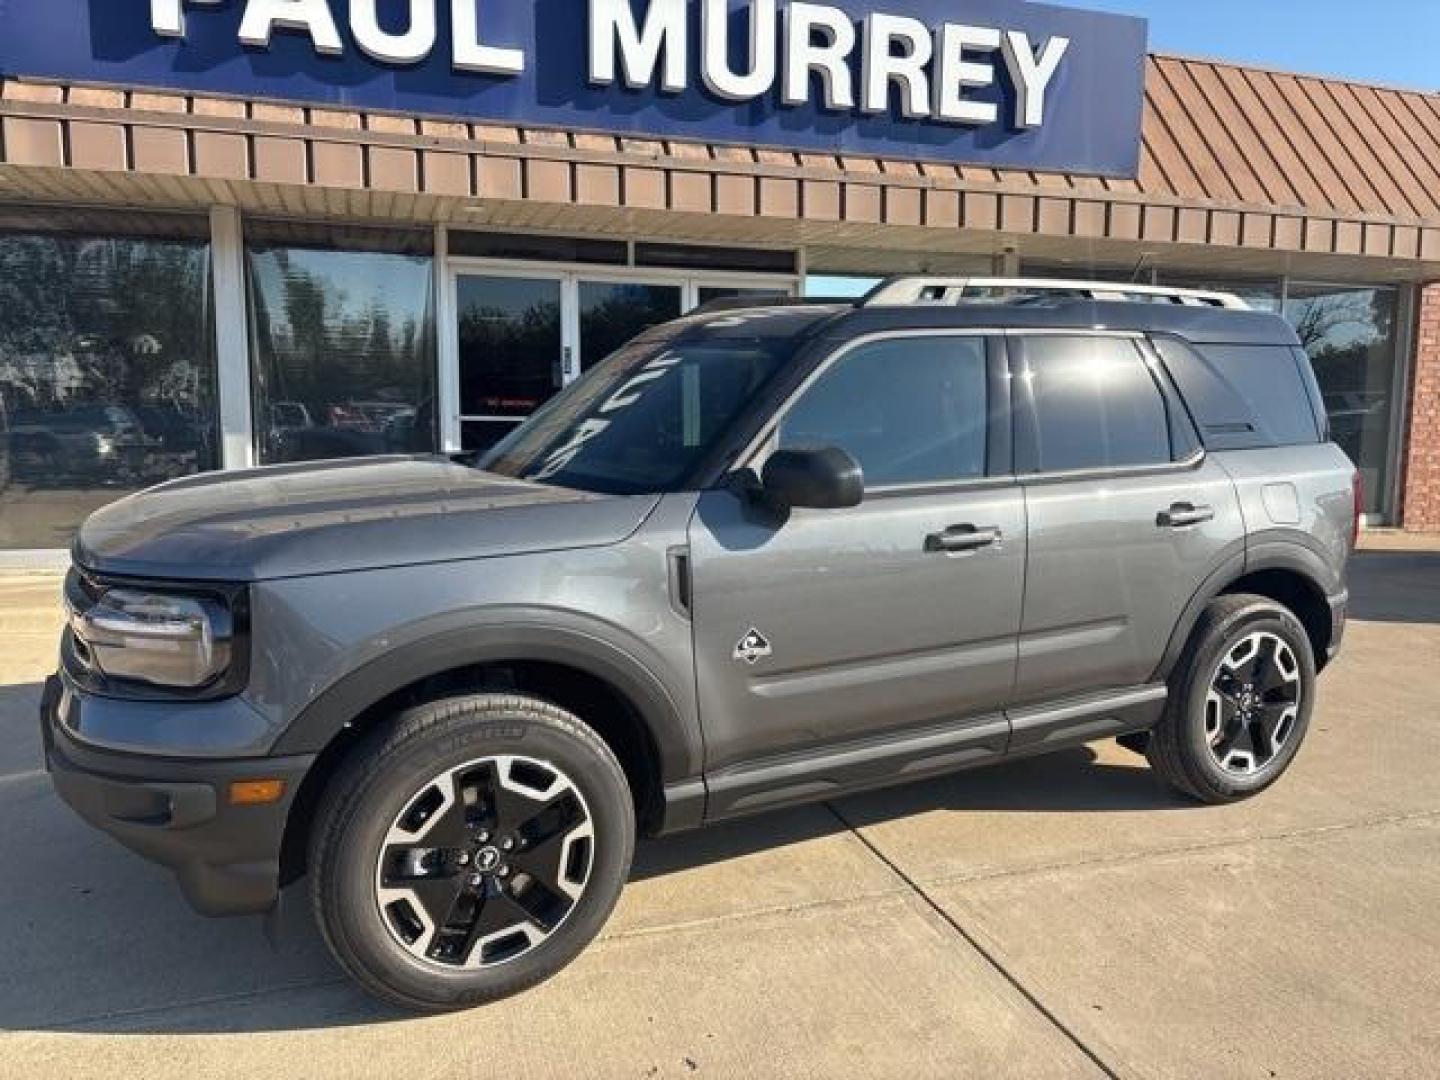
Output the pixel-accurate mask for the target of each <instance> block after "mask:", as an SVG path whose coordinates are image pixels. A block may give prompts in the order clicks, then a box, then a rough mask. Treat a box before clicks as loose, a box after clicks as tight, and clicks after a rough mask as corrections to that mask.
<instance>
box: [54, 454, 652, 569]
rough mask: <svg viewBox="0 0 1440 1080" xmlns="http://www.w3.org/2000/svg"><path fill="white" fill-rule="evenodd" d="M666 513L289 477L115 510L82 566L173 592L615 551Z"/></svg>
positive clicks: (172, 493)
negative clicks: (177, 584)
mask: <svg viewBox="0 0 1440 1080" xmlns="http://www.w3.org/2000/svg"><path fill="white" fill-rule="evenodd" d="M658 500H659V496H656V495H645V496H631V497H621V496H610V495H593V494H589V493H587V492H582V491H571V490H568V489H564V488H553V487H546V486H544V485H541V484H532V483H529V482H528V481H524V480H511V479H509V478H508V477H503V476H496V475H494V474H493V473H484V472H479V471H477V470H475V469H473V468H470V467H468V466H465V465H459V464H456V463H455V462H453V461H451V460H450V459H449V458H446V457H438V456H430V457H389V458H366V459H357V460H354V461H331V462H322V463H319V464H310V465H286V466H277V467H273V468H266V469H255V470H252V471H249V472H241V473H213V474H210V475H206V476H197V477H191V478H188V479H184V480H176V481H172V482H171V483H168V484H162V485H161V486H160V487H157V488H152V489H150V490H149V491H143V492H140V493H139V494H137V495H132V496H130V497H129V498H126V499H122V500H120V501H119V502H117V503H113V504H112V505H110V506H107V507H105V508H104V509H103V510H100V511H99V512H97V513H96V514H94V515H93V516H92V517H91V518H90V519H89V520H88V521H87V522H85V524H84V525H83V526H82V527H81V529H80V534H79V536H78V537H77V538H76V541H75V559H76V561H77V562H78V563H80V564H81V565H82V566H85V567H87V568H89V569H91V570H95V571H98V572H101V573H110V574H121V575H132V576H136V577H148V578H168V579H176V580H212V581H255V580H260V579H264V578H280V577H300V576H304V575H309V574H322V573H341V572H345V571H351V570H366V569H375V568H380V567H389V566H403V565H413V564H416V563H429V562H446V561H452V560H458V559H474V558H483V557H485V556H491V555H516V554H523V553H527V552H537V551H551V550H562V549H567V548H577V547H597V546H602V545H606V544H613V543H616V542H618V541H620V540H623V539H624V538H625V537H627V536H629V535H630V534H631V533H633V532H634V531H635V530H636V529H638V528H639V527H640V525H641V524H642V523H643V522H644V520H645V518H646V517H647V516H648V515H649V513H650V511H651V510H652V509H654V507H655V504H656V502H657V501H658Z"/></svg>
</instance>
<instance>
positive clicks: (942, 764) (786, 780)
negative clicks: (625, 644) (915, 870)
mask: <svg viewBox="0 0 1440 1080" xmlns="http://www.w3.org/2000/svg"><path fill="white" fill-rule="evenodd" d="M1166 696H1167V690H1166V688H1165V686H1164V684H1163V683H1161V684H1156V685H1153V686H1137V687H1131V688H1127V689H1125V690H1120V691H1106V692H1104V693H1099V694H1091V695H1087V696H1085V697H1081V698H1072V699H1069V700H1066V701H1062V702H1058V703H1051V704H1048V705H1044V706H1026V707H1022V708H1019V709H1014V710H1011V711H1010V712H1009V714H1008V715H1007V714H1000V713H992V714H990V715H987V716H981V717H970V718H968V719H965V720H961V721H953V722H947V723H944V724H937V725H932V726H930V727H926V728H921V729H918V730H917V729H915V728H909V729H906V730H905V731H902V732H896V733H894V734H887V735H883V736H876V737H872V738H869V739H861V740H856V741H853V742H848V743H844V744H842V745H839V746H824V747H819V748H816V749H815V750H810V751H801V752H798V753H792V754H786V755H783V756H780V757H773V758H766V759H764V760H762V761H755V762H744V763H741V764H738V765H731V766H729V767H727V768H723V769H719V770H716V771H715V772H712V773H710V774H708V775H707V777H706V788H707V795H706V800H705V820H706V822H713V821H722V820H725V819H727V818H734V817H741V816H743V815H746V814H753V813H758V812H759V811H762V810H771V809H774V808H776V807H781V806H790V805H794V804H798V803H808V802H819V801H821V800H823V799H832V798H837V797H839V796H841V795H849V794H852V793H854V792H857V791H867V790H870V789H872V788H879V787H888V786H890V785H892V784H903V783H908V782H909V781H911V780H923V779H926V778H929V777H934V776H943V775H945V774H948V773H953V772H959V771H961V770H963V769H970V768H975V767H977V766H980V765H989V764H993V763H995V762H998V761H1002V760H1004V759H1006V758H1007V757H1025V756H1029V755H1032V754H1043V753H1049V752H1051V751H1053V750H1062V749H1064V748H1065V747H1068V746H1077V745H1080V744H1082V743H1087V742H1092V741H1094V740H1096V739H1103V738H1109V737H1111V736H1115V735H1123V734H1125V733H1127V732H1132V731H1146V730H1148V729H1150V728H1152V727H1154V726H1155V724H1156V723H1158V722H1159V720H1160V715H1161V713H1162V712H1163V711H1164V708H1165V699H1166Z"/></svg>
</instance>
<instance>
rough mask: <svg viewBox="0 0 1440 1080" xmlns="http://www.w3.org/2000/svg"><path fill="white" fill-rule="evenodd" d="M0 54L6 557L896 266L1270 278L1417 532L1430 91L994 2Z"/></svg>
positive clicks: (506, 423)
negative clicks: (1209, 52)
mask: <svg viewBox="0 0 1440 1080" xmlns="http://www.w3.org/2000/svg"><path fill="white" fill-rule="evenodd" d="M147 8H148V10H147ZM19 9H25V10H19ZM957 12H958V13H960V15H959V16H957ZM957 17H963V19H964V23H963V24H961V23H957V22H955V21H954V20H956V19H957ZM947 20H948V21H947ZM0 77H3V83H0V565H3V564H5V563H6V562H7V561H8V562H12V563H13V562H19V561H25V560H31V559H36V558H39V559H46V558H51V557H53V555H51V554H47V553H53V552H54V551H56V550H57V549H62V548H64V547H65V546H66V545H67V544H68V543H69V540H70V538H71V536H72V535H73V532H74V530H75V528H76V526H77V525H78V523H79V522H80V521H81V520H82V519H83V518H84V516H85V515H86V514H88V513H89V512H90V511H92V510H93V509H95V508H97V507H99V506H101V505H104V504H105V503H107V502H109V501H112V500H114V499H116V498H119V497H121V496H122V495H124V494H125V493H127V492H129V491H133V490H136V489H138V488H141V487H144V486H148V485H150V484H153V483H156V482H159V481H161V480H164V479H167V478H171V477H176V476H183V475H188V474H191V473H195V472H199V471H205V470H212V469H242V468H248V467H251V466H254V465H269V464H278V463H286V462H296V461H305V460H313V459H321V458H329V457H336V456H353V455H360V454H378V453H387V452H396V451H401V452H417V451H429V450H441V451H446V452H459V451H465V450H474V449H482V448H484V447H486V446H488V445H490V444H492V443H493V442H494V441H495V440H496V439H498V438H499V437H501V436H503V435H504V434H505V433H506V432H507V431H509V430H511V429H512V428H513V427H514V425H515V424H516V423H518V422H519V421H520V420H521V419H523V417H525V416H526V415H528V414H529V413H530V412H531V411H533V410H534V409H535V408H536V407H538V406H539V405H540V404H542V403H543V402H544V401H545V400H546V399H547V398H549V397H550V396H551V395H552V394H554V393H555V392H556V391H557V390H559V389H560V388H562V387H563V386H565V385H566V384H567V383H569V382H571V381H573V380H574V379H576V378H578V377H579V376H580V375H581V374H582V373H583V372H584V371H585V370H586V369H587V368H589V367H590V366H592V365H593V364H594V363H596V362H597V361H599V360H601V359H603V358H604V357H605V356H606V355H607V354H608V353H610V352H611V351H613V350H614V349H615V348H616V347H618V346H619V345H620V344H622V343H623V342H624V341H626V340H627V339H628V338H629V337H630V336H632V335H634V334H635V333H637V332H639V331H640V330H642V329H644V328H646V327H648V326H651V325H654V324H656V323H659V322H663V321H666V320H669V319H672V318H675V317H678V316H680V315H681V314H683V313H685V312H687V311H689V310H692V309H694V308H695V307H697V306H699V305H702V304H704V303H706V302H708V301H710V300H713V299H717V298H722V297H726V296H732V295H748V294H752V293H753V294H757V295H758V294H762V293H774V292H785V293H799V292H802V291H803V290H805V289H806V286H807V282H814V281H815V280H816V279H818V278H822V277H824V278H830V277H843V278H876V277H881V276H884V275H890V274H901V273H925V274H943V275H959V276H969V275H974V276H993V275H1001V276H1017V275H1024V276H1034V277H1064V278H1102V279H1106V280H1116V281H1123V282H1135V283H1145V284H1160V285H1176V286H1195V287H1201V288H1218V289H1224V290H1229V291H1233V292H1236V293H1238V294H1240V295H1241V296H1243V297H1244V298H1245V299H1246V300H1248V301H1249V302H1250V303H1251V304H1252V305H1254V306H1256V307H1260V308H1265V309H1270V310H1274V311H1276V312H1279V313H1281V314H1283V315H1284V316H1285V317H1286V318H1287V319H1289V320H1290V321H1291V323H1292V324H1293V325H1294V326H1295V328H1296V330H1297V332H1298V333H1299V335H1300V338H1301V340H1302V342H1303V344H1304V346H1305V347H1306V349H1307V350H1308V351H1309V353H1310V356H1311V358H1312V360H1313V361H1314V364H1315V368H1316V373H1317V376H1318V379H1319V382H1320V385H1321V388H1322V390H1323V393H1324V398H1325V403H1326V406H1327V408H1328V410H1329V413H1330V416H1331V421H1332V427H1333V430H1334V437H1335V439H1336V440H1337V441H1338V442H1339V443H1340V444H1341V445H1342V446H1343V447H1344V448H1345V450H1346V451H1347V452H1348V453H1349V454H1350V455H1351V457H1352V458H1353V459H1354V460H1355V461H1356V462H1357V464H1358V465H1359V467H1360V469H1361V471H1362V473H1363V476H1364V480H1365V485H1366V491H1367V500H1368V506H1367V511H1368V518H1369V520H1370V521H1371V522H1372V523H1376V524H1390V525H1402V526H1404V527H1406V528H1413V529H1440V286H1434V285H1431V284H1430V283H1432V282H1437V281H1440V96H1437V95H1433V94H1424V93H1418V92H1409V91H1404V90H1397V89H1389V88H1385V87H1378V86H1371V85H1364V84H1358V83H1353V82H1346V81H1340V80H1333V79H1326V78H1320V77H1314V76H1308V75H1297V74H1289V73H1284V72H1277V71H1271V70H1265V69H1260V68H1256V67H1248V66H1242V65H1237V64H1230V63H1225V62H1223V61H1216V60H1202V59H1194V58H1188V57H1180V56H1170V55H1161V54H1154V53H1151V52H1149V51H1148V49H1147V45H1146V36H1145V26H1144V23H1143V22H1140V21H1138V20H1133V19H1125V18H1120V17H1116V16H1111V15H1100V14H1095V13H1090V12H1085V11H1079V10H1071V9H1060V8H1052V7H1047V6H1045V5H1041V4H1033V3H1022V2H1018V0H975V2H974V3H967V4H954V3H945V2H942V0H833V2H831V3H827V4H819V3H811V4H803V3H798V2H796V3H787V2H786V0H753V2H752V0H633V3H632V2H628V0H534V2H531V0H398V2H395V3H386V2H384V0H352V2H350V3H341V2H335V0H331V2H330V3H328V4H327V3H326V0H249V2H245V0H152V2H151V3H150V4H148V5H147V4H144V3H114V2H113V0H49V2H47V3H45V4H24V5H21V4H10V5H0ZM827 287H828V286H827Z"/></svg>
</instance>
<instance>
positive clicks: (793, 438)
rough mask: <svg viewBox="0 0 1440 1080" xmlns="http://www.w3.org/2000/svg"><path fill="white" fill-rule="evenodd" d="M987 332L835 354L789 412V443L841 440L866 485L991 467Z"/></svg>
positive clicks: (979, 472) (784, 437) (785, 441)
mask: <svg viewBox="0 0 1440 1080" xmlns="http://www.w3.org/2000/svg"><path fill="white" fill-rule="evenodd" d="M986 382H987V380H986V365H985V340H984V339H983V338H972V337H937V338H903V339H896V340H893V341H881V342H875V343H874V344H871V345H862V346H861V347H859V348H858V349H856V350H855V351H853V352H851V353H849V354H848V355H846V356H844V357H842V358H841V359H840V360H838V361H836V362H835V363H834V364H833V365H832V366H831V367H830V368H829V370H827V371H826V372H825V374H824V375H822V376H821V377H820V379H819V380H817V381H816V382H815V383H814V384H812V385H811V386H810V388H809V389H808V390H806V391H805V393H804V395H803V396H802V397H801V398H800V400H799V401H798V402H796V404H795V406H794V407H793V408H792V409H791V410H790V412H789V413H788V414H787V415H786V417H785V419H784V421H783V423H782V425H781V431H780V438H781V445H782V446H838V447H840V448H841V449H842V450H847V451H849V452H850V453H851V454H852V455H854V457H855V459H856V460H857V461H859V462H860V465H861V467H862V468H863V469H864V470H865V483H866V486H867V487H872V488H873V487H881V486H885V485H890V484H923V483H932V482H935V481H945V480H955V479H962V478H966V477H975V476H984V475H985V449H986V442H987V439H986V425H985V418H986V415H987V412H988V407H987V386H986Z"/></svg>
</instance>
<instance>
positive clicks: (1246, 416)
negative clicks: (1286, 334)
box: [1155, 338, 1320, 449]
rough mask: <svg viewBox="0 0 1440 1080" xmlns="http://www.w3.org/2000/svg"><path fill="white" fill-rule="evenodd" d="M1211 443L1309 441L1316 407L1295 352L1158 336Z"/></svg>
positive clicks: (1239, 446)
mask: <svg viewBox="0 0 1440 1080" xmlns="http://www.w3.org/2000/svg"><path fill="white" fill-rule="evenodd" d="M1155 347H1156V348H1157V349H1158V350H1159V352H1160V355H1161V356H1162V357H1163V358H1164V360H1165V365H1166V367H1168V368H1169V369H1170V373H1171V375H1173V376H1174V378H1175V382H1176V384H1177V385H1178V386H1179V387H1180V392H1181V394H1183V395H1184V397H1185V402H1186V404H1187V405H1189V406H1190V410H1191V411H1192V412H1193V413H1194V415H1195V420H1196V422H1197V423H1198V424H1199V425H1200V428H1201V431H1202V433H1203V435H1204V437H1205V442H1206V444H1207V445H1209V446H1213V447H1215V448H1217V449H1243V448H1245V447H1250V446H1286V445H1293V444H1295V443H1313V442H1316V441H1317V440H1318V439H1319V437H1320V433H1319V429H1318V428H1317V426H1316V423H1315V411H1314V407H1313V403H1312V401H1311V399H1310V394H1309V393H1308V392H1307V390H1306V388H1305V379H1304V372H1303V371H1302V370H1301V368H1300V367H1299V365H1298V364H1297V363H1296V357H1295V352H1294V350H1292V349H1291V348H1289V347H1287V346H1284V345H1203V346H1199V347H1197V348H1193V349H1192V348H1190V347H1189V346H1187V345H1184V344H1182V343H1180V342H1177V341H1171V340H1167V339H1164V338H1159V339H1156V342H1155Z"/></svg>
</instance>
